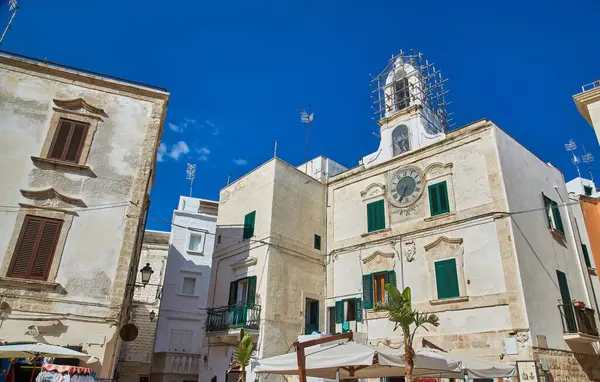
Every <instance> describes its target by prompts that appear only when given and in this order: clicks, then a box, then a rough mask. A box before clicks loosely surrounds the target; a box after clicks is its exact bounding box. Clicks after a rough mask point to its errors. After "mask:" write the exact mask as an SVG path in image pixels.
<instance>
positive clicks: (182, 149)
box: [169, 141, 190, 160]
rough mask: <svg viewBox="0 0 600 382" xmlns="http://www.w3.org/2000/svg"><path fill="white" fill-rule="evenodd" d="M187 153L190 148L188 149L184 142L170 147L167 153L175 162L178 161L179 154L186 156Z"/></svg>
mask: <svg viewBox="0 0 600 382" xmlns="http://www.w3.org/2000/svg"><path fill="white" fill-rule="evenodd" d="M189 152H190V148H189V147H188V145H187V143H185V142H184V141H179V142H177V143H175V144H174V145H173V146H171V152H170V153H169V156H170V157H171V158H173V159H175V160H179V157H180V156H181V154H187V153H189Z"/></svg>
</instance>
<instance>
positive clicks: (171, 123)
mask: <svg viewBox="0 0 600 382" xmlns="http://www.w3.org/2000/svg"><path fill="white" fill-rule="evenodd" d="M168 126H169V129H171V130H173V131H174V132H176V133H181V132H182V131H183V129H182V128H181V127H179V125H176V124H174V123H173V122H169V124H168Z"/></svg>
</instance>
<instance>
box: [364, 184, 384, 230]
mask: <svg viewBox="0 0 600 382" xmlns="http://www.w3.org/2000/svg"><path fill="white" fill-rule="evenodd" d="M385 189H386V187H385V185H384V184H382V183H371V184H369V185H368V186H367V187H366V188H365V189H364V190H363V191H361V192H360V196H361V200H362V202H363V208H364V214H363V223H364V226H365V228H366V229H365V231H368V227H369V217H368V214H367V205H368V204H369V203H373V202H378V201H380V200H383V214H384V217H385V228H382V229H379V230H377V231H373V232H365V233H363V234H362V235H361V236H362V237H365V236H370V235H373V234H377V233H381V232H388V231H390V229H391V228H390V218H389V207H388V205H387V199H386V197H385Z"/></svg>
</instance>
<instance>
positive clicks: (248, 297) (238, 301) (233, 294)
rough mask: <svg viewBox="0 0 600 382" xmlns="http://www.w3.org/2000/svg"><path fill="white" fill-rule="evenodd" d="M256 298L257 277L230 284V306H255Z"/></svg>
mask: <svg viewBox="0 0 600 382" xmlns="http://www.w3.org/2000/svg"><path fill="white" fill-rule="evenodd" d="M255 298H256V276H250V277H246V278H243V279H239V280H235V281H232V282H231V283H230V284H229V302H228V305H230V306H232V305H246V304H249V305H254V303H255V301H254V300H255Z"/></svg>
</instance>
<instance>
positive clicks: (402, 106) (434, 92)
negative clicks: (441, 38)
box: [361, 52, 449, 168]
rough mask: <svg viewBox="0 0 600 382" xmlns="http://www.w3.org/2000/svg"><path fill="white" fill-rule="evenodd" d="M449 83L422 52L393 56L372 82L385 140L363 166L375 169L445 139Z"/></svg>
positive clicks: (366, 158) (447, 121)
mask: <svg viewBox="0 0 600 382" xmlns="http://www.w3.org/2000/svg"><path fill="white" fill-rule="evenodd" d="M445 82H446V80H444V79H443V78H442V76H441V74H440V72H439V71H438V70H436V69H435V67H434V66H433V64H431V63H429V62H428V61H427V60H425V59H424V58H423V55H422V53H416V52H411V53H404V52H400V54H399V55H397V56H393V57H392V58H391V59H390V60H389V62H388V65H387V67H386V68H385V69H384V70H383V71H382V72H381V73H380V74H379V75H377V76H376V77H374V78H373V80H372V81H371V86H372V88H373V98H374V105H373V109H374V110H375V115H376V119H377V123H378V124H379V131H380V139H381V141H380V143H379V149H378V150H377V151H376V152H374V153H372V154H370V155H367V156H365V157H364V158H362V160H361V164H362V165H364V166H365V167H366V168H368V167H372V166H375V165H377V164H379V163H382V162H385V161H388V160H390V159H392V158H394V157H396V156H399V155H402V154H405V153H407V152H410V151H412V150H416V149H419V148H422V147H425V146H428V145H430V144H432V143H434V142H438V141H441V140H442V139H444V137H445V131H446V129H447V128H448V123H449V118H448V114H447V112H446V106H447V104H448V103H447V102H446V101H445V99H444V96H445V94H446V93H447V91H446V90H444V83H445Z"/></svg>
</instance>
